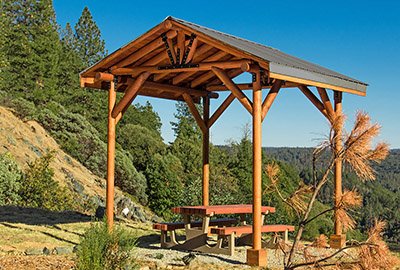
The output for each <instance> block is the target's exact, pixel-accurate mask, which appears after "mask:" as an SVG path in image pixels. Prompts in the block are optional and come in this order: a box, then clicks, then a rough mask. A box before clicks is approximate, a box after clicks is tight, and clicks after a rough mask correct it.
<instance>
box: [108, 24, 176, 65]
mask: <svg viewBox="0 0 400 270" xmlns="http://www.w3.org/2000/svg"><path fill="white" fill-rule="evenodd" d="M165 35H166V37H167V38H168V39H171V38H174V37H175V36H176V35H177V33H176V31H175V30H170V31H168V32H167V33H166V34H165ZM163 44H164V41H163V38H162V37H159V38H156V39H155V40H153V41H152V42H150V43H149V44H147V45H146V46H144V47H142V48H140V49H139V50H137V51H136V52H134V53H132V54H131V55H130V56H128V57H126V58H125V59H124V60H122V61H121V62H119V63H117V64H115V65H114V67H125V66H128V65H130V64H132V63H133V62H135V61H136V60H138V59H140V58H141V57H143V56H144V55H146V54H147V53H149V52H151V51H153V50H155V49H157V48H158V47H160V46H162V45H163Z"/></svg>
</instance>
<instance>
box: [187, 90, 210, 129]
mask: <svg viewBox="0 0 400 270" xmlns="http://www.w3.org/2000/svg"><path fill="white" fill-rule="evenodd" d="M182 97H183V99H184V100H185V102H186V104H187V105H188V107H189V110H190V112H191V113H192V115H193V117H194V120H196V122H197V125H199V127H200V129H201V131H202V132H203V134H204V133H206V132H207V129H208V128H207V125H206V123H205V122H204V120H203V119H202V118H201V115H200V113H199V111H198V110H197V108H196V105H195V104H194V102H193V99H192V97H191V96H190V95H188V94H186V93H183V94H182Z"/></svg>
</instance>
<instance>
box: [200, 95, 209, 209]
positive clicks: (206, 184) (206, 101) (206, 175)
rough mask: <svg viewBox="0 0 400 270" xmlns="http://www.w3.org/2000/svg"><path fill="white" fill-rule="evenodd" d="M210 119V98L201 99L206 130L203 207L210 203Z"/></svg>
mask: <svg viewBox="0 0 400 270" xmlns="http://www.w3.org/2000/svg"><path fill="white" fill-rule="evenodd" d="M209 117H210V97H208V96H206V97H203V122H204V123H205V126H206V129H205V131H204V132H203V151H202V152H203V153H202V154H203V171H202V172H203V175H202V176H203V179H202V180H203V185H202V186H203V205H204V206H207V205H209V203H210V200H209V194H210V188H209V184H210V128H209V125H208V120H209Z"/></svg>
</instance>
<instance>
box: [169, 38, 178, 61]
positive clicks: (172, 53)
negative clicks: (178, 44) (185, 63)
mask: <svg viewBox="0 0 400 270" xmlns="http://www.w3.org/2000/svg"><path fill="white" fill-rule="evenodd" d="M167 44H168V49H167V53H168V56H169V53H171V56H170V58H171V57H172V59H170V61H171V65H174V64H177V63H176V53H175V48H174V44H173V42H172V39H170V38H168V39H167Z"/></svg>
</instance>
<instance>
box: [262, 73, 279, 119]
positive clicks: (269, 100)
mask: <svg viewBox="0 0 400 270" xmlns="http://www.w3.org/2000/svg"><path fill="white" fill-rule="evenodd" d="M282 84H283V81H281V80H276V81H275V82H274V84H273V86H272V88H271V90H269V92H268V95H267V96H266V97H265V99H264V102H263V104H262V114H261V115H262V120H264V118H265V116H266V115H267V113H268V111H269V109H270V108H271V105H272V103H273V102H274V100H275V98H276V96H277V95H278V93H279V90H280V89H281V86H282ZM260 87H261V86H260Z"/></svg>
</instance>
